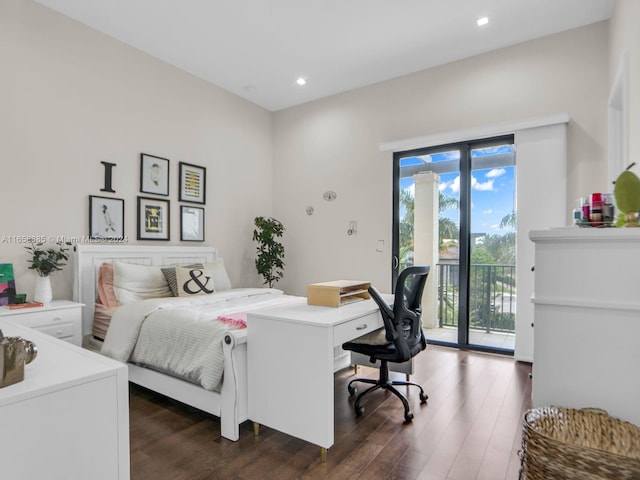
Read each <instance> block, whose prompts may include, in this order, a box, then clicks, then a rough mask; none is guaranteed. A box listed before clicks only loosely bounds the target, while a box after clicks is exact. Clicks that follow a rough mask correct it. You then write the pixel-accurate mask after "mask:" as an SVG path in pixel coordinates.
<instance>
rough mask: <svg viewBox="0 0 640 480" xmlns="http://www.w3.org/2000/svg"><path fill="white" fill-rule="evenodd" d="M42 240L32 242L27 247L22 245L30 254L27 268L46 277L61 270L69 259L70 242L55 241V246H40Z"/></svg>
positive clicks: (42, 243)
mask: <svg viewBox="0 0 640 480" xmlns="http://www.w3.org/2000/svg"><path fill="white" fill-rule="evenodd" d="M43 245H44V242H40V243H32V244H31V246H29V247H24V248H26V249H27V251H28V252H29V253H30V254H31V259H30V260H28V263H29V264H30V265H29V270H35V271H36V272H38V275H40V276H41V277H48V276H49V275H50V274H52V273H53V272H55V271H58V270H62V267H64V266H65V265H66V261H67V260H69V255H68V254H67V252H68V251H69V248H68V246H70V245H71V243H70V242H56V245H57V246H58V247H57V248H55V247H50V248H46V249H45V248H42V247H43Z"/></svg>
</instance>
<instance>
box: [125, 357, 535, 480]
mask: <svg viewBox="0 0 640 480" xmlns="http://www.w3.org/2000/svg"><path fill="white" fill-rule="evenodd" d="M414 370H415V373H414V375H413V376H412V378H411V380H412V381H415V382H417V383H419V384H421V385H422V386H423V388H424V389H425V392H426V393H427V394H428V395H429V401H428V402H427V404H425V405H421V404H420V400H419V398H418V394H417V390H412V389H410V390H409V391H408V392H407V390H406V389H405V388H402V389H401V392H402V393H403V394H408V399H409V404H410V405H411V409H412V412H413V413H414V415H415V418H414V420H413V422H412V423H410V424H405V423H404V422H403V420H404V417H403V409H402V404H401V402H400V401H399V400H398V399H397V398H396V397H395V396H393V395H391V394H389V393H388V392H375V393H373V394H372V395H371V396H370V398H366V400H365V401H363V405H364V406H365V413H364V415H363V416H361V417H356V416H355V414H354V412H353V398H349V395H348V393H347V384H348V382H349V381H350V380H352V379H353V378H355V376H354V373H353V369H345V370H342V371H340V372H338V373H336V375H335V432H336V433H335V444H334V446H333V447H332V448H331V449H330V450H329V454H328V458H327V462H326V463H324V464H323V463H321V462H320V449H319V447H317V446H314V445H311V444H308V443H306V442H304V441H302V440H298V439H296V438H293V437H290V436H288V435H285V434H283V433H280V432H277V431H275V430H271V429H269V428H266V427H262V428H261V429H260V436H258V437H254V434H253V428H252V424H251V422H245V423H243V424H242V425H241V428H240V439H239V441H237V442H231V441H229V440H226V439H224V438H222V437H221V436H220V433H219V432H220V422H219V420H218V419H217V418H216V417H213V416H211V415H208V414H205V413H203V412H200V411H198V410H196V409H194V408H191V407H188V406H185V405H183V404H180V403H179V402H176V401H174V400H170V399H167V398H165V397H163V396H161V395H158V394H156V393H154V392H150V391H148V390H145V389H143V388H141V387H137V386H134V385H132V386H131V387H130V415H131V419H130V425H131V478H132V479H135V480H147V479H148V480H158V479H176V480H179V479H185V480H186V479H189V480H213V479H226V478H234V479H236V478H237V479H253V478H256V479H278V480H288V479H291V480H293V479H298V478H305V479H327V478H330V479H342V478H345V479H346V478H350V479H353V478H359V479H362V480H365V479H366V480H369V479H386V480H392V479H402V480H411V479H428V480H454V479H463V480H470V479H478V480H481V479H487V480H489V479H491V480H496V479H513V478H517V474H518V470H519V468H520V460H519V458H518V456H517V452H518V450H519V449H520V443H521V434H522V426H521V423H522V415H523V413H524V411H525V410H526V409H527V408H529V407H530V405H531V381H530V379H529V378H528V375H529V372H530V371H531V366H530V365H529V364H524V363H519V362H515V361H514V360H513V359H512V358H510V357H502V356H496V355H487V354H482V353H475V352H468V351H462V350H456V349H448V348H444V347H434V346H429V348H428V349H427V350H426V351H425V352H423V353H421V354H420V355H418V356H417V357H416V358H415V364H414ZM376 375H377V370H375V369H372V368H369V367H363V368H361V369H360V371H359V376H368V377H370V378H371V377H375V376H376ZM391 376H392V378H398V379H404V374H397V373H392V374H391ZM292 388H299V386H296V384H295V382H292ZM309 415H313V412H309Z"/></svg>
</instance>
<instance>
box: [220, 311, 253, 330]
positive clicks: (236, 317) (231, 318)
mask: <svg viewBox="0 0 640 480" xmlns="http://www.w3.org/2000/svg"><path fill="white" fill-rule="evenodd" d="M218 320H220V321H221V322H223V323H227V324H229V325H235V326H236V327H238V328H247V313H246V312H243V313H228V314H227V315H220V316H219V317H218Z"/></svg>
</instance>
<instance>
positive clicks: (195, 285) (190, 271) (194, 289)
mask: <svg viewBox="0 0 640 480" xmlns="http://www.w3.org/2000/svg"><path fill="white" fill-rule="evenodd" d="M175 272H176V288H177V291H178V296H179V297H192V296H194V295H208V294H210V293H213V292H214V291H215V282H214V279H213V271H212V270H211V269H208V268H206V267H196V268H187V267H175Z"/></svg>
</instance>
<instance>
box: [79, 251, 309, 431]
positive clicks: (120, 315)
mask: <svg viewBox="0 0 640 480" xmlns="http://www.w3.org/2000/svg"><path fill="white" fill-rule="evenodd" d="M216 261H218V262H220V261H221V260H220V259H218V255H217V251H216V249H215V247H183V246H162V247H160V246H157V247H156V246H152V247H148V246H125V245H104V244H94V245H76V246H75V247H74V300H75V301H77V302H80V303H82V304H84V306H83V307H82V326H83V336H85V338H87V339H88V340H89V342H88V343H92V342H93V343H94V344H95V343H96V342H95V341H93V338H92V337H93V333H95V329H94V306H95V305H96V302H97V301H98V296H99V295H98V293H99V292H98V287H97V285H98V277H99V273H100V272H101V267H102V266H104V265H105V264H111V265H114V266H117V267H118V268H121V269H122V268H127V269H128V268H132V269H136V268H140V267H141V268H142V269H144V267H160V266H186V265H198V264H212V262H216ZM137 266H139V267H137ZM149 270H155V269H149ZM178 270H179V271H181V272H182V271H185V270H187V269H186V268H182V269H178ZM229 287H230V285H229ZM272 290H273V289H231V290H225V291H219V292H215V293H212V294H211V295H202V296H198V297H197V298H196V297H193V299H191V298H187V299H185V298H183V297H178V298H169V297H167V298H165V297H162V298H157V299H155V298H154V299H148V300H142V301H137V300H136V301H132V302H131V303H130V304H127V305H124V306H122V307H118V309H117V312H116V313H114V315H113V318H112V322H113V323H112V326H111V327H110V330H109V331H108V333H107V336H106V339H105V341H104V347H103V348H104V350H105V353H108V354H109V356H113V357H114V358H118V356H117V355H122V357H121V358H119V359H120V360H123V361H125V362H127V365H128V369H129V381H130V382H133V383H135V384H137V385H141V386H143V387H146V388H149V389H150V390H153V391H155V392H158V393H161V394H163V395H166V396H167V397H170V398H173V399H175V400H178V401H180V402H183V403H185V404H187V405H190V406H193V407H195V408H198V409H200V410H202V411H205V412H207V413H210V414H212V415H216V416H218V417H220V425H221V434H222V436H223V437H225V438H227V439H229V440H234V441H235V440H238V438H239V426H240V424H241V423H242V422H244V421H245V420H247V419H248V416H247V410H248V409H247V331H246V328H241V327H242V326H243V322H242V315H246V313H245V312H246V311H249V310H251V309H256V308H262V307H264V306H268V305H269V304H270V302H271V301H272V299H273V301H274V302H275V303H274V304H282V303H292V302H296V301H304V299H302V298H299V297H289V296H286V295H279V296H278V295H277V294H276V293H277V291H276V292H273V291H272ZM280 293H281V292H280ZM163 295H164V293H163ZM247 296H250V297H255V298H256V299H257V300H256V301H254V299H253V298H251V299H250V301H249V300H244V298H245V297H247ZM267 297H268V298H267ZM247 302H248V303H247ZM252 302H253V303H252ZM214 303H215V304H216V305H217V306H215V305H213V304H214ZM210 304H211V305H210ZM221 304H224V305H225V306H224V308H222V309H220V305H221ZM185 307H186V308H185ZM214 308H215V309H216V310H215V313H211V312H214V310H213V309H214ZM174 309H175V310H174ZM205 311H206V312H207V315H214V316H218V314H220V313H221V315H220V316H219V317H218V319H220V320H224V321H225V323H227V327H228V328H225V330H224V331H223V332H222V333H220V334H219V337H215V338H216V339H217V342H216V343H215V345H220V346H221V349H220V348H218V350H221V351H220V352H219V353H215V359H217V358H218V357H219V358H220V362H219V364H220V365H219V368H220V370H221V371H220V374H221V378H222V381H221V383H220V384H219V385H218V387H217V388H216V389H213V390H212V389H211V382H214V383H215V381H214V380H209V385H208V386H207V387H206V388H205V387H203V386H202V385H200V384H197V383H194V381H195V380H194V379H188V380H187V379H186V378H187V376H184V378H178V377H176V376H174V374H172V373H171V374H170V373H166V370H164V368H145V367H144V366H141V365H140V364H137V363H133V361H134V360H137V359H136V358H135V357H134V355H131V358H129V353H130V352H131V349H129V350H127V348H125V347H122V345H123V344H122V343H120V342H121V341H123V342H124V343H126V342H127V341H126V339H127V338H129V337H127V336H126V335H128V333H127V332H126V331H127V329H129V330H131V329H134V327H132V325H134V326H135V325H138V324H140V325H147V324H150V323H151V322H150V320H147V317H148V318H155V317H158V318H159V319H160V324H161V321H162V320H163V319H164V320H165V326H166V325H167V322H166V320H167V319H168V318H170V315H174V313H173V312H176V313H175V315H177V316H181V315H189V316H195V317H198V318H199V317H202V315H203V312H205ZM239 312H243V313H239ZM152 314H153V315H155V317H153V316H152ZM178 314H179V315H178ZM125 319H126V321H125ZM129 320H132V321H129ZM144 322H146V323H144ZM123 325H126V327H125V326H123ZM135 328H139V327H135ZM92 332H93V333H92ZM123 332H124V333H123ZM165 336H167V335H166V334H165ZM192 336H193V335H192ZM176 338H178V337H176ZM180 338H182V337H180ZM212 338H214V337H212ZM123 339H124V340H123ZM86 343H87V342H85V344H86ZM153 345H154V346H155V345H156V344H155V343H154V344H153ZM121 347H122V348H121ZM154 348H155V347H154ZM195 348H196V347H195V346H194V348H193V349H195ZM198 348H202V345H200V346H198ZM114 350H115V351H116V353H115V354H114ZM137 350H138V348H136V351H137ZM186 350H189V351H190V350H191V348H190V349H185V351H186ZM212 355H213V354H212ZM156 356H158V355H156ZM160 356H163V355H160ZM132 359H133V360H132ZM214 363H216V362H214ZM205 385H207V384H206V383H205Z"/></svg>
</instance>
